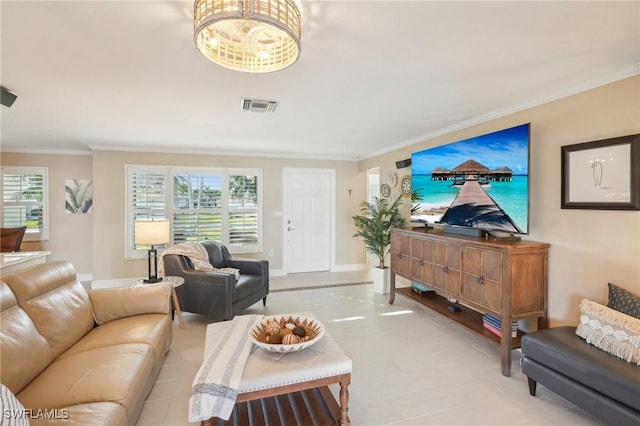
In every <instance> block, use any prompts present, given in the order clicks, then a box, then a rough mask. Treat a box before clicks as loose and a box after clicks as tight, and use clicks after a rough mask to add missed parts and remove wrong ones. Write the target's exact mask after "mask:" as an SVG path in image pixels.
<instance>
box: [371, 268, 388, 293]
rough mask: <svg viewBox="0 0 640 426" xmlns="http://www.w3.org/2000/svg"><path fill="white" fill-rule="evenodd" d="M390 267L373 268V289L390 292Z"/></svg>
mask: <svg viewBox="0 0 640 426" xmlns="http://www.w3.org/2000/svg"><path fill="white" fill-rule="evenodd" d="M390 271H391V269H390V268H384V269H381V268H373V291H375V292H376V293H378V294H388V293H389V274H390Z"/></svg>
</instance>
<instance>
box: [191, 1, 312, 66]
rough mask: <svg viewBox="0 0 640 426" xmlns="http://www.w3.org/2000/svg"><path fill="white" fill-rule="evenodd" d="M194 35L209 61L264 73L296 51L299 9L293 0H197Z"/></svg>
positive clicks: (291, 59)
mask: <svg viewBox="0 0 640 426" xmlns="http://www.w3.org/2000/svg"><path fill="white" fill-rule="evenodd" d="M193 27H194V35H193V39H194V41H195V43H196V46H198V49H199V50H200V52H201V53H202V54H203V55H204V56H205V57H206V58H208V59H210V60H211V61H213V62H215V63H217V64H219V65H222V66H223V67H226V68H230V69H232V70H236V71H244V72H252V73H264V72H271V71H278V70H281V69H283V68H286V67H288V66H289V65H291V64H293V63H294V62H295V61H296V60H297V59H298V56H299V55H300V9H299V8H298V6H297V5H296V3H295V2H294V0H195V2H194V4H193Z"/></svg>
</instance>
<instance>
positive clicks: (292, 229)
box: [287, 226, 295, 231]
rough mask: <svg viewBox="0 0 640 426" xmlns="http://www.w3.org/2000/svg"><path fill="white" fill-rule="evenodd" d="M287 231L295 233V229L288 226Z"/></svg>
mask: <svg viewBox="0 0 640 426" xmlns="http://www.w3.org/2000/svg"><path fill="white" fill-rule="evenodd" d="M287 231H295V228H292V227H290V226H287Z"/></svg>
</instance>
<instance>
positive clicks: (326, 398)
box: [201, 312, 352, 426]
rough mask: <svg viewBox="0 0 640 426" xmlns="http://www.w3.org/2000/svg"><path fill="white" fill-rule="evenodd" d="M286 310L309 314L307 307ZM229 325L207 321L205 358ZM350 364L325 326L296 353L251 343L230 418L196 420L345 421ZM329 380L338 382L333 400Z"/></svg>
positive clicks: (210, 423) (208, 423)
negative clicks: (281, 352) (260, 346)
mask: <svg viewBox="0 0 640 426" xmlns="http://www.w3.org/2000/svg"><path fill="white" fill-rule="evenodd" d="M291 315H292V316H295V315H302V316H305V317H311V318H313V314H310V313H308V312H305V313H299V314H291ZM230 324H231V322H218V323H213V324H209V325H208V326H207V334H206V343H205V350H204V357H205V359H206V357H207V355H208V353H209V352H210V350H211V348H212V347H213V346H214V345H215V343H217V342H218V341H219V340H220V338H221V337H222V336H223V335H224V331H225V329H226V327H229V326H230ZM351 369H352V362H351V358H349V357H348V356H347V355H346V354H345V353H344V351H343V350H342V348H340V346H339V345H338V344H337V342H336V341H335V340H333V338H332V337H331V336H330V335H329V334H328V333H327V332H326V329H325V334H324V336H323V337H322V338H321V339H320V340H319V341H318V342H317V343H315V344H313V345H312V346H310V347H308V348H306V349H303V350H301V351H299V352H294V353H289V354H280V353H275V352H269V351H266V350H264V349H261V348H258V347H257V346H255V345H254V346H253V348H252V350H251V353H250V354H249V358H248V359H247V363H246V365H245V368H244V371H243V373H242V378H241V380H240V388H239V394H238V399H237V400H236V406H235V408H234V410H233V414H232V415H231V418H230V419H229V420H227V421H226V422H225V421H222V420H220V419H217V418H211V419H209V420H206V421H203V422H202V423H201V425H202V426H205V425H206V426H213V425H220V424H223V425H244V424H247V425H249V424H252V425H253V424H285V423H287V422H286V420H288V419H290V420H291V421H292V422H293V420H294V419H295V421H296V422H297V423H298V424H314V425H316V424H318V425H343V426H349V425H351V422H350V420H349V416H348V405H349V391H348V386H349V384H350V383H351ZM331 384H339V385H340V393H339V400H340V402H339V404H338V402H337V401H336V399H335V398H334V396H333V394H332V393H331V391H330V390H329V388H328V386H329V385H331ZM293 423H295V422H293Z"/></svg>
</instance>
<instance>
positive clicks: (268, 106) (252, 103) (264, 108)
mask: <svg viewBox="0 0 640 426" xmlns="http://www.w3.org/2000/svg"><path fill="white" fill-rule="evenodd" d="M240 106H241V108H242V110H243V111H249V112H276V108H277V107H278V101H263V100H258V99H242V102H241V105H240Z"/></svg>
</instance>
